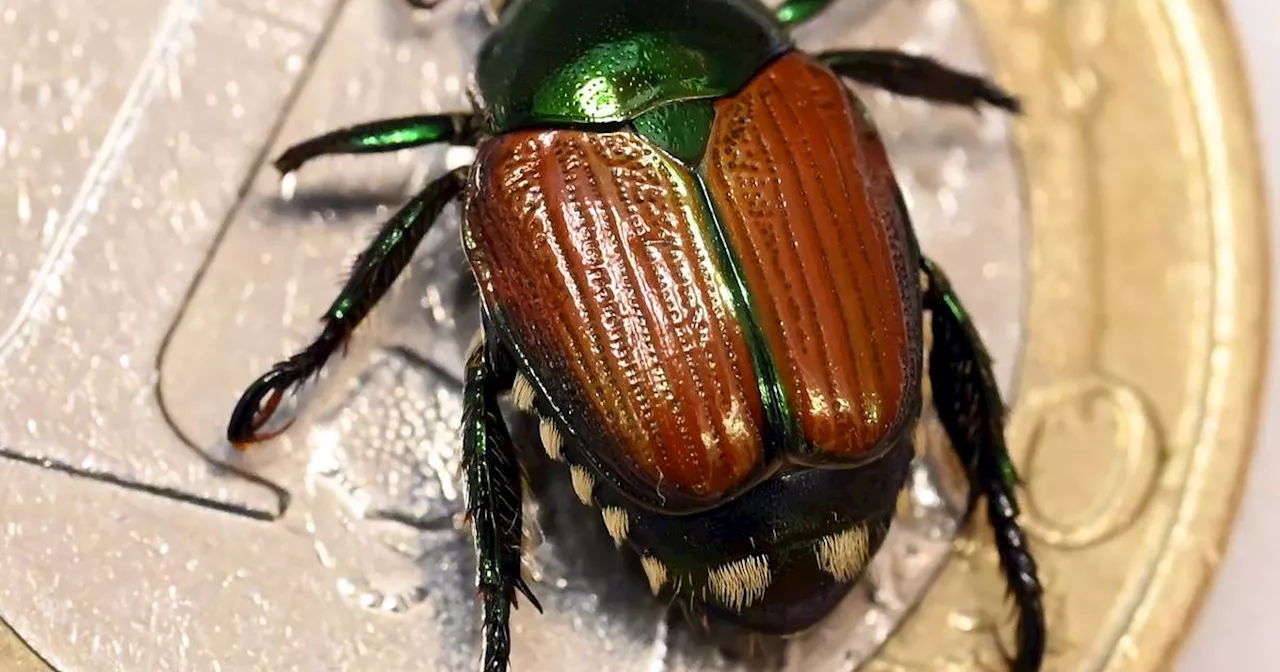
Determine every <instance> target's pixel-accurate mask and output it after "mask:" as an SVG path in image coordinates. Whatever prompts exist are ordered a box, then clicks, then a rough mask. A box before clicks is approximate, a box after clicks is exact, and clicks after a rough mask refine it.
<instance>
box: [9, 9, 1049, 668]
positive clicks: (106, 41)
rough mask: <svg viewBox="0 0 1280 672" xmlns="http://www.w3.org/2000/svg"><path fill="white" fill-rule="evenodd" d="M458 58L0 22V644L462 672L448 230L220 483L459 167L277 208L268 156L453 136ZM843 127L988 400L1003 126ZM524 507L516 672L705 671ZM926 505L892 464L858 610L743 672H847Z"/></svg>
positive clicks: (550, 501)
mask: <svg viewBox="0 0 1280 672" xmlns="http://www.w3.org/2000/svg"><path fill="white" fill-rule="evenodd" d="M873 10H874V11H873ZM484 30H485V25H484V22H483V20H482V19H481V18H480V14H479V12H478V9H477V8H476V7H473V6H468V5H466V4H465V3H461V2H459V3H454V5H452V6H451V7H449V8H447V9H445V10H442V11H439V12H436V13H434V15H433V16H430V17H425V16H421V15H415V14H413V13H411V12H410V11H408V10H407V9H405V8H404V7H402V5H401V3H400V2H399V1H398V0H380V1H378V2H373V1H363V0H362V1H360V2H344V1H342V0H299V1H295V2H273V1H268V2H262V3H259V2H247V1H243V0H222V1H219V2H214V1H212V0H209V1H201V0H170V1H168V2H166V1H165V0H128V1H127V2H126V1H124V0H117V1H116V2H112V3H100V2H89V1H88V0H49V1H45V0H17V2H14V0H10V1H9V2H8V3H6V5H5V7H4V8H3V9H0V55H3V56H4V57H5V58H4V59H3V60H4V62H6V63H8V64H9V69H8V72H7V73H6V72H3V71H0V97H7V98H8V103H7V104H6V105H5V106H3V107H0V174H3V175H5V179H4V180H3V181H2V182H0V213H5V215H4V216H3V217H0V380H2V381H4V384H3V386H2V387H0V408H2V409H4V410H3V411H0V483H4V484H5V485H4V488H3V490H2V491H0V511H2V512H3V519H0V617H3V618H4V619H5V620H6V621H7V622H9V623H10V624H11V625H12V626H13V627H14V629H15V630H16V631H17V632H18V633H20V634H21V635H22V636H23V637H24V638H25V639H26V640H27V641H28V642H29V643H30V644H31V645H32V647H33V648H34V649H35V650H36V651H38V652H39V653H40V654H42V655H43V656H45V657H46V658H47V659H48V660H49V661H50V662H52V663H53V664H54V665H55V666H56V667H57V668H58V669H63V670H95V671H96V670H117V669H118V670H180V669H191V670H210V669H221V670H291V669H299V670H318V669H325V670H329V669H334V670H337V669H353V670H369V669H396V670H401V669H403V670H410V669H413V670H417V669H421V670H469V669H472V667H474V662H475V659H476V656H477V652H478V647H477V643H478V634H479V633H478V628H477V627H476V622H475V621H476V618H475V612H474V609H473V603H472V598H471V593H472V587H471V586H472V568H473V564H472V560H471V552H470V544H469V542H468V540H467V539H466V537H465V536H464V535H463V534H462V533H461V532H460V531H459V530H458V529H456V527H455V525H454V516H455V514H456V513H457V512H458V511H459V510H460V509H461V498H460V493H459V489H458V484H457V483H456V481H455V480H454V479H453V474H454V471H455V469H456V465H457V449H458V440H457V434H456V427H457V426H458V422H459V415H460V404H459V400H458V392H459V383H458V379H459V376H460V372H461V367H460V358H461V354H460V353H461V350H462V348H463V347H464V346H465V344H466V342H467V341H468V340H469V337H470V335H471V333H472V331H473V330H474V328H475V325H476V319H475V310H474V304H473V298H474V292H473V291H472V289H471V288H470V286H469V285H468V284H467V279H468V278H467V276H466V274H465V273H463V270H464V269H463V268H462V267H461V265H460V264H461V256H460V253H459V251H458V250H457V247H456V239H457V236H456V232H457V229H456V220H455V219H454V217H455V215H454V213H453V212H452V211H450V212H449V213H448V215H447V216H446V218H445V220H444V221H443V222H442V223H441V224H442V225H441V226H440V227H439V228H440V229H442V230H439V231H436V232H434V233H433V234H432V236H431V237H430V238H429V240H428V242H427V244H426V245H425V247H424V250H423V251H422V252H423V253H422V255H421V256H420V260H419V264H417V266H416V267H415V272H414V273H413V275H412V276H411V277H410V278H408V279H407V280H406V281H405V282H402V283H401V284H400V286H399V288H398V291H396V292H395V293H394V294H393V295H392V296H391V297H389V299H388V300H387V301H386V303H385V305H384V307H383V309H382V310H380V311H379V312H378V314H377V317H376V320H375V322H376V324H373V325H371V326H370V328H366V329H364V330H362V331H361V333H360V335H359V337H358V338H357V341H356V345H357V346H360V347H356V348H353V350H352V352H351V354H350V356H349V357H347V358H346V359H345V360H343V361H342V362H341V363H340V364H338V365H336V366H334V367H332V369H331V370H330V372H329V375H327V376H326V379H325V381H324V383H323V384H322V385H320V386H319V388H318V389H317V390H315V392H316V394H314V395H310V396H309V397H308V398H307V399H305V400H304V401H305V403H303V404H302V407H301V411H302V418H301V419H300V420H299V422H298V423H297V424H296V425H295V430H294V431H293V432H291V433H290V434H289V435H288V436H286V437H285V438H284V439H282V440H280V441H277V442H274V443H272V444H268V445H266V446H264V447H263V448H262V449H261V450H259V451H257V452H255V453H253V454H252V455H251V456H250V458H249V459H248V460H247V461H243V462H239V463H237V464H236V469H237V470H241V471H243V472H245V473H246V474H247V473H252V474H256V475H257V476H256V478H247V477H245V476H244V475H243V474H238V473H236V472H234V471H229V470H227V469H224V468H220V467H217V466H215V463H216V462H217V461H222V460H227V459H231V456H230V454H229V452H228V450H227V447H226V445H225V443H224V442H223V441H222V440H221V438H220V437H221V435H222V431H223V428H224V427H225V421H226V417H227V414H228V412H229V411H230V408H231V406H232V404H233V403H234V402H235V400H236V398H237V396H238V395H239V393H240V391H241V390H242V389H243V387H244V386H245V385H246V384H247V383H249V382H250V381H251V380H252V379H253V378H254V377H256V376H257V375H258V374H259V373H261V372H262V371H263V370H264V369H265V367H267V366H269V365H270V364H271V363H272V362H274V361H275V360H277V359H279V358H280V357H281V356H283V355H287V354H289V353H291V352H292V351H293V350H294V349H295V348H297V347H299V346H300V345H302V344H304V343H305V342H306V341H307V340H308V339H309V338H310V337H311V336H313V335H314V333H315V329H316V327H317V326H318V325H317V323H316V321H315V320H316V318H317V317H319V315H321V314H322V312H323V310H324V308H325V307H326V306H327V303H328V301H329V300H330V299H331V298H332V295H333V293H334V292H335V291H336V289H337V286H338V283H339V281H340V280H341V278H342V276H343V273H344V268H345V265H346V264H347V263H348V262H349V260H350V258H351V256H352V255H353V254H354V253H355V252H356V251H358V250H359V248H360V246H361V245H362V244H363V243H364V242H365V241H366V240H367V239H368V238H369V236H370V235H371V234H372V231H373V230H374V229H375V228H376V226H377V225H378V224H379V223H380V222H381V221H382V220H383V219H384V218H385V217H386V216H388V215H389V214H390V209H391V208H394V207H395V206H396V205H397V204H398V203H400V202H401V201H402V200H403V199H404V198H406V197H407V194H409V193H410V192H411V191H412V190H413V189H414V188H416V187H418V186H420V185H421V184H423V183H424V181H425V180H427V179H430V177H432V176H433V175H435V174H438V173H439V171H440V170H442V169H443V168H444V167H445V166H446V165H449V164H454V163H457V162H459V161H465V160H466V158H467V152H465V151H461V150H450V151H445V150H441V149H428V150H423V151H420V152H404V153H401V154H399V155H395V156H382V157H364V158H340V159H333V160H326V161H323V162H320V163H318V164H316V165H315V166H314V167H311V166H309V167H308V169H307V170H305V171H303V172H302V173H301V175H300V176H299V180H298V184H297V186H296V193H295V194H294V195H293V198H292V199H289V200H286V199H284V198H281V195H280V189H279V187H278V185H277V183H276V178H275V175H274V174H273V173H272V172H271V171H270V170H264V169H262V167H261V163H262V160H263V158H264V157H268V156H270V155H272V154H274V152H275V151H277V150H279V149H280V148H281V147H283V146H284V145H287V144H290V143H292V142H296V141H298V140H301V139H303V138H304V137H306V136H309V135H311V134H314V133H316V132H320V131H323V130H327V129H330V128H332V127H334V126H337V125H340V124H344V123H349V122H354V121H359V120H364V119H369V118H377V117H387V116H395V115H400V114H408V113H413V112H419V111H423V110H448V109H457V108H459V107H462V106H463V105H465V95H464V91H463V88H464V82H465V77H466V74H467V64H468V62H469V61H468V55H469V54H471V53H473V52H474V50H475V48H476V47H477V45H478V43H479V40H480V39H481V37H482V36H483V33H484ZM800 37H801V39H802V43H803V45H804V46H805V47H807V48H810V49H819V48H823V47H830V46H837V45H841V46H849V45H897V46H906V47H908V48H910V49H913V50H918V51H922V52H926V53H929V54H933V55H937V56H939V57H941V58H944V59H945V60H946V61H948V62H949V63H952V64H954V65H957V66H961V67H966V68H970V69H981V65H982V58H981V48H980V46H979V44H978V41H977V38H976V36H975V34H974V32H973V31H972V29H971V26H970V23H969V21H968V19H967V17H966V16H965V14H964V12H963V10H962V8H961V6H960V4H959V3H958V2H957V1H955V0H918V1H911V0H900V1H897V2H889V3H887V4H885V5H884V6H883V7H879V8H878V7H876V6H875V3H865V2H863V3H860V2H857V1H855V0H845V2H843V3H842V5H840V6H838V7H837V8H835V9H834V10H832V11H831V12H830V13H828V14H826V15H824V16H823V17H822V18H821V19H820V20H818V21H817V22H816V23H815V24H814V25H812V26H809V27H806V28H804V29H802V30H801V31H800ZM865 94H866V96H867V99H868V101H869V102H870V104H871V107H872V109H873V111H874V113H875V115H876V117H877V119H878V120H879V121H880V122H881V123H882V124H883V126H884V130H885V133H886V136H887V137H888V139H889V141H890V144H891V150H892V152H893V158H894V161H895V165H896V166H897V167H898V169H899V171H900V173H899V176H900V178H901V180H902V182H903V184H904V186H905V188H906V192H907V197H908V200H909V206H910V208H911V211H912V214H913V216H914V218H915V220H916V224H917V226H918V228H919V229H920V231H921V236H922V239H923V244H924V246H925V249H926V251H927V252H929V253H930V254H933V255H934V256H935V257H936V258H937V259H939V261H940V262H941V263H943V264H944V265H945V266H946V267H947V268H948V269H949V271H950V273H951V274H952V275H953V276H954V280H955V282H956V284H957V285H958V286H959V287H960V289H961V290H962V291H964V293H965V296H966V297H967V300H968V301H969V303H970V306H971V308H972V311H973V313H974V314H975V317H976V320H977V322H978V324H979V325H980V327H981V328H982V331H983V333H984V335H985V336H986V337H987V338H988V341H989V344H990V345H991V347H992V350H993V352H994V353H995V356H996V357H997V364H998V370H999V373H1000V377H1001V382H1002V383H1003V384H1004V385H1005V388H1006V390H1008V391H1009V392H1010V395H1011V396H1012V389H1011V388H1010V385H1011V384H1012V379H1013V367H1014V365H1015V363H1016V357H1017V352H1018V344H1019V342H1020V340H1021V336H1022V334H1021V324H1022V307H1023V301H1022V299H1023V289H1024V272H1025V271H1024V247H1025V241H1024V240H1023V238H1022V236H1023V233H1022V221H1021V219H1022V216H1023V204H1022V200H1021V193H1022V192H1021V189H1020V183H1019V181H1018V179H1017V175H1016V171H1017V168H1016V159H1015V158H1014V154H1013V153H1012V152H1011V149H1010V147H1009V144H1008V140H1007V129H1006V123H1005V122H1004V121H1003V120H1001V119H999V118H997V117H995V116H994V115H982V116H979V115H974V114H972V113H969V112H966V111H959V110H939V109H935V108H932V107H930V106H927V105H924V104H922V103H918V102H914V101H903V100H896V99H893V98H891V97H889V96H887V95H885V94H882V93H879V92H865ZM925 434H927V435H929V436H930V437H931V438H930V440H929V441H928V443H931V444H932V445H933V447H934V448H935V449H936V448H938V447H939V446H937V436H936V431H933V432H929V431H926V432H925ZM943 452H945V451H943ZM6 458H7V459H6ZM211 460H212V461H211ZM543 476H545V478H539V479H538V481H539V483H540V485H539V490H540V492H539V501H538V504H536V505H534V504H531V507H533V508H532V509H531V510H536V512H537V513H538V518H539V520H540V523H541V525H540V527H541V530H534V531H532V532H533V536H534V537H535V538H536V539H541V543H540V544H539V545H538V546H537V547H536V549H535V550H534V552H533V553H531V559H530V561H531V567H530V569H531V572H533V574H534V575H535V577H536V578H537V579H538V583H537V584H535V585H534V590H535V591H537V594H538V595H539V597H540V598H541V599H542V602H543V604H544V606H545V607H546V613H545V614H544V615H541V616H539V615H537V614H536V613H534V612H532V611H531V610H528V609H525V610H522V611H520V612H518V613H517V615H516V617H515V620H514V623H515V626H514V627H515V630H516V635H515V639H516V644H515V649H516V652H515V658H516V662H517V665H518V669H522V670H537V669H583V670H588V669H590V670H598V669H608V670H629V669H634V670H681V669H731V668H732V667H733V666H732V665H730V664H729V663H727V662H725V661H724V660H723V657H722V656H721V655H720V654H718V653H717V652H716V651H715V648H714V647H711V646H707V645H706V644H705V643H703V642H700V641H699V640H698V638H697V636H696V633H695V632H694V631H693V630H691V629H690V628H688V627H687V626H685V625H684V624H683V623H680V622H678V621H672V622H670V623H668V621H667V619H665V618H664V616H663V614H664V609H663V608H662V607H663V605H661V604H658V603H655V601H654V600H653V599H652V598H651V597H650V596H649V595H648V591H647V588H646V587H645V586H644V583H643V579H642V576H641V575H639V574H638V572H637V571H636V568H635V566H634V564H635V563H634V562H633V561H632V559H631V558H629V557H625V556H623V555H621V554H618V553H617V552H615V551H614V550H613V548H612V544H611V542H609V541H608V540H607V537H606V536H605V535H604V532H603V529H602V526H601V525H600V524H599V521H598V518H597V517H596V515H595V514H594V513H593V512H591V511H589V510H587V509H585V508H583V507H581V506H580V505H578V504H576V502H575V501H574V500H573V498H572V496H571V495H568V494H567V493H568V489H567V487H566V485H565V483H564V481H563V479H562V478H561V475H560V474H558V473H556V472H554V471H552V470H548V471H547V472H546V473H545V474H543ZM944 483H946V484H947V485H943V484H944ZM956 499H957V498H956V488H955V480H954V478H950V479H949V478H948V473H947V470H946V469H945V468H942V469H938V468H935V465H934V463H932V462H930V463H926V464H922V465H921V468H920V469H919V470H918V473H917V478H916V480H915V485H914V486H913V489H912V497H911V499H910V501H909V502H907V503H906V505H904V515H903V517H902V519H901V521H900V522H899V524H898V525H897V527H896V528H895V530H894V532H893V534H892V535H891V538H890V541H889V542H888V544H887V546H886V550H885V552H884V553H883V554H882V555H881V556H880V557H879V558H878V559H877V561H876V563H875V565H874V569H873V580H872V581H870V582H868V585H867V586H865V587H864V589H863V590H862V591H860V592H859V593H858V594H856V595H855V596H854V597H851V598H850V599H849V600H847V601H846V603H845V604H844V605H843V606H842V607H841V609H840V610H839V612H838V613H837V615H836V616H835V617H833V618H832V619H830V621H828V622H827V623H826V624H825V625H824V626H822V627H820V628H819V629H818V630H816V631H815V632H813V633H811V634H809V635H807V636H805V637H803V638H800V639H797V640H795V641H793V642H791V643H790V644H789V645H788V646H786V647H784V648H780V647H765V651H764V652H763V654H762V655H760V656H758V657H757V658H756V659H753V662H752V663H751V665H749V667H752V668H755V667H763V668H773V669H794V670H825V669H849V668H850V667H852V666H853V665H854V664H856V663H857V661H859V660H861V659H863V658H864V657H865V656H867V655H868V654H869V653H870V652H872V651H873V650H874V649H875V647H876V646H877V645H878V644H879V643H880V642H881V641H883V639H884V638H885V637H886V636H887V635H888V633H889V632H890V631H891V630H892V628H893V625H894V623H895V622H896V621H897V619H898V618H900V616H901V615H902V613H903V612H904V610H906V609H907V608H909V606H910V605H911V604H913V603H914V602H915V601H916V600H917V599H918V597H919V595H920V594H921V593H922V591H923V590H924V589H925V588H926V587H927V585H928V582H929V580H930V577H931V576H932V573H933V571H934V570H935V569H936V568H937V567H938V566H939V563H940V562H942V561H943V559H944V558H945V556H946V554H947V552H948V551H949V548H950V544H949V540H950V538H951V536H952V534H953V532H954V518H955V510H956V509H955V506H954V502H955V501H956Z"/></svg>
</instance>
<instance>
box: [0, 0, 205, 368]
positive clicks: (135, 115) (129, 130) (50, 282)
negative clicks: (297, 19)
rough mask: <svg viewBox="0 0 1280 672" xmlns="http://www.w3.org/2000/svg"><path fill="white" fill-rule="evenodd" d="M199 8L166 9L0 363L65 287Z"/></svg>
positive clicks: (185, 4)
mask: <svg viewBox="0 0 1280 672" xmlns="http://www.w3.org/2000/svg"><path fill="white" fill-rule="evenodd" d="M201 4H203V3H202V2H200V1H199V0H171V2H169V3H168V6H167V7H166V8H165V12H164V15H163V16H161V17H160V25H159V27H158V28H157V29H156V33H155V37H154V38H152V40H151V46H150V48H149V49H148V51H147V55H146V56H145V57H143V59H142V63H141V64H140V65H139V67H138V74H137V76H136V77H134V78H133V81H132V82H130V84H129V88H128V91H127V93H126V94H125V97H124V100H123V101H122V102H121V103H120V107H119V108H118V109H117V110H116V114H115V117H114V118H113V119H112V120H111V126H110V127H109V128H108V129H107V133H106V135H105V136H104V137H103V139H102V144H101V145H99V147H98V151H97V152H96V153H95V154H94V157H93V163H92V164H90V165H89V169H88V170H87V171H85V177H84V180H83V181H82V182H81V183H80V188H79V190H78V191H77V192H76V195H75V198H74V200H72V202H71V206H70V207H69V208H68V209H67V214H66V215H65V216H64V217H62V220H61V221H60V222H59V225H58V227H57V232H56V233H54V236H53V242H52V244H51V245H50V246H49V251H48V253H47V254H46V255H45V258H44V262H43V263H41V264H40V270H39V271H37V272H36V274H35V277H34V278H33V280H32V282H31V290H30V292H29V293H28V294H27V296H26V298H25V299H23V301H22V306H21V307H20V308H19V309H18V314H17V315H16V316H15V317H14V318H13V322H12V323H10V325H9V327H8V328H6V329H5V330H4V332H3V333H0V362H3V361H4V360H5V359H7V358H8V356H9V354H10V351H11V350H12V349H13V346H14V344H15V343H17V340H18V339H17V336H18V333H19V332H20V331H21V330H22V327H23V326H25V325H26V324H27V323H28V322H30V320H31V318H32V316H33V315H35V314H36V313H38V312H39V311H40V310H41V308H42V306H43V304H46V303H47V302H48V301H49V300H51V298H52V297H56V296H57V295H58V294H59V292H58V289H57V288H58V287H61V286H62V275H63V274H64V273H66V272H67V270H68V269H69V268H70V265H69V264H67V263H65V259H66V256H67V255H68V254H70V253H71V251H72V250H73V249H75V246H76V243H78V242H80V239H81V238H83V237H84V231H85V230H86V229H87V228H88V226H89V219H90V218H91V217H92V216H93V215H95V214H97V205H98V202H99V201H101V200H102V197H103V194H105V193H106V190H107V186H108V183H109V182H111V180H112V178H114V177H115V176H116V173H117V172H118V171H119V170H120V167H121V161H122V159H123V156H124V154H125V152H126V151H128V149H129V146H130V145H132V144H133V138H134V136H135V135H137V130H138V126H139V124H140V123H141V121H142V117H143V115H144V113H145V111H146V109H147V108H148V107H149V106H150V105H151V101H152V100H153V99H154V98H155V95H156V92H157V91H159V90H160V89H161V87H162V86H163V85H164V83H165V82H166V81H167V78H168V69H169V64H170V63H171V62H173V61H174V60H175V59H174V55H175V52H179V51H181V49H180V48H181V47H183V46H185V45H186V43H187V42H188V41H189V40H190V39H191V38H190V37H186V38H185V39H184V37H183V36H186V35H189V33H190V31H191V27H192V26H193V25H194V24H195V23H196V22H197V21H199V19H200V12H199V11H198V10H199V7H200V5H201Z"/></svg>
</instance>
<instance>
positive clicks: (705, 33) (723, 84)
mask: <svg viewBox="0 0 1280 672" xmlns="http://www.w3.org/2000/svg"><path fill="white" fill-rule="evenodd" d="M791 46H792V41H791V38H790V36H789V35H788V34H787V31H786V28H785V27H784V26H783V25H782V23H780V22H779V20H778V19H777V18H776V17H775V16H774V14H773V12H771V11H770V10H769V9H768V8H767V7H765V6H764V5H763V4H761V3H760V2H759V0H703V1H702V2H696V3H690V2H689V1H688V0H514V2H513V4H512V5H511V6H510V7H509V8H507V9H506V10H504V11H503V14H502V20H501V22H500V23H499V25H498V26H497V27H496V28H495V30H494V31H493V33H491V34H490V35H489V37H488V39H487V40H486V41H485V43H484V45H483V46H482V47H481V49H480V54H479V57H478V61H477V64H476V89H477V93H478V94H479V98H480V100H479V102H480V106H481V107H482V109H483V110H484V112H485V120H486V125H487V126H488V130H489V131H490V132H491V133H494V134H498V133H505V132H508V131H512V130H515V129H519V128H525V127H529V126H534V125H568V124H607V123H618V122H625V121H630V120H632V119H635V118H636V117H639V116H640V115H642V114H644V113H645V112H647V111H650V110H653V109H655V108H657V107H659V106H661V105H663V104H666V103H671V102H675V101H681V100H693V99H705V98H719V97H723V96H726V95H729V94H731V93H733V92H734V91H737V90H738V89H740V88H741V87H742V86H743V85H744V84H746V83H747V81H749V80H750V79H751V78H752V76H754V75H755V74H756V73H757V72H759V70H760V68H761V67H762V66H764V65H765V64H766V63H767V62H769V61H770V60H771V59H773V58H774V57H775V56H778V55H779V54H781V53H783V52H785V51H787V50H788V49H790V48H791Z"/></svg>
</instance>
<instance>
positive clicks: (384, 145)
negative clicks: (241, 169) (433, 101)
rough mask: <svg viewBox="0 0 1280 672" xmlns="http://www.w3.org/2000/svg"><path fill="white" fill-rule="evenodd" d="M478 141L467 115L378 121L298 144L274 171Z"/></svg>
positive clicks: (474, 124) (473, 123) (475, 122)
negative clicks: (338, 157) (334, 158)
mask: <svg viewBox="0 0 1280 672" xmlns="http://www.w3.org/2000/svg"><path fill="white" fill-rule="evenodd" d="M478 137H479V125H478V120H477V118H476V116H475V115H473V114H470V113H461V112H459V113H455V114H430V115H422V116H414V117H399V118H396V119H379V120H377V121H370V122H366V123H363V124H356V125H354V126H348V127H346V128H340V129H338V130H336V131H330V132H328V133H325V134H324V135H321V136H318V137H315V138H311V139H310V140H305V141H303V142H300V143H298V144H296V145H294V146H292V147H290V148H288V149H286V150H285V151H284V152H283V153H282V154H280V156H279V158H277V159H276V160H275V167H276V170H278V171H280V173H281V174H282V175H284V174H288V173H292V172H293V171H295V170H297V169H298V168H300V167H302V165H303V164H305V163H307V162H308V161H310V160H312V159H315V158H317V157H321V156H328V155H333V154H377V153H382V152H394V151H396V150H401V149H410V148H412V147H421V146H423V145H430V144H434V143H440V142H446V143H450V144H455V145H474V144H475V142H476V139H477V138H478Z"/></svg>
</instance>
